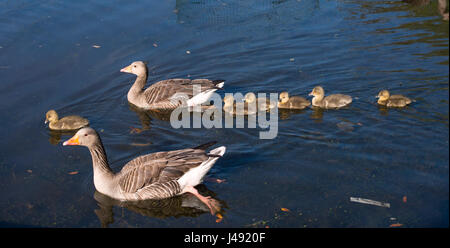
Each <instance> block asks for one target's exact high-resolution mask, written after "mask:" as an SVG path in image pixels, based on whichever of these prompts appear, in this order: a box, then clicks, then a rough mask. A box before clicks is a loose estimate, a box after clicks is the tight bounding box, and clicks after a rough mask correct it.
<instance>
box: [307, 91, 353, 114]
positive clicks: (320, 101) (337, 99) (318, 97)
mask: <svg viewBox="0 0 450 248" xmlns="http://www.w3.org/2000/svg"><path fill="white" fill-rule="evenodd" d="M309 96H314V97H313V99H312V105H313V106H315V107H319V108H324V109H330V108H341V107H344V106H347V105H349V104H350V103H351V102H352V97H351V96H349V95H343V94H332V95H329V96H326V97H325V91H324V90H323V88H322V87H321V86H316V87H314V89H313V90H312V91H311V93H309Z"/></svg>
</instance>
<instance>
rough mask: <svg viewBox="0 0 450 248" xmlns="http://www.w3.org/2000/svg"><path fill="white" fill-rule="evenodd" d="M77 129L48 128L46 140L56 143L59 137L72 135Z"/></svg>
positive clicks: (59, 140) (58, 141)
mask: <svg viewBox="0 0 450 248" xmlns="http://www.w3.org/2000/svg"><path fill="white" fill-rule="evenodd" d="M77 131H78V130H73V131H67V130H65V131H61V130H50V129H49V135H50V137H49V138H48V142H50V144H52V145H58V144H59V143H60V142H61V137H62V136H63V135H64V136H66V135H67V136H73V135H74V134H75V133H76V132H77Z"/></svg>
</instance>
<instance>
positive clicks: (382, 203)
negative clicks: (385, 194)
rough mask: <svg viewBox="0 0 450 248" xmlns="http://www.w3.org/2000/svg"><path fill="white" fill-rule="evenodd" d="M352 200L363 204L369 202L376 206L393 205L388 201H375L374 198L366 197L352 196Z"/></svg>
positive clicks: (388, 206)
mask: <svg viewBox="0 0 450 248" xmlns="http://www.w3.org/2000/svg"><path fill="white" fill-rule="evenodd" d="M350 201H352V202H359V203H363V204H369V205H375V206H379V207H385V208H390V207H391V204H389V203H387V202H379V201H374V200H370V199H364V198H357V197H350Z"/></svg>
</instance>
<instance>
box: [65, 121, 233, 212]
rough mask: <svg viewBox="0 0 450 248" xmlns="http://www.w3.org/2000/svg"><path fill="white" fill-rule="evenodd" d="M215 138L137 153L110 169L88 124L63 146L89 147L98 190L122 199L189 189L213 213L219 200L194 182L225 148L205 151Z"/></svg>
mask: <svg viewBox="0 0 450 248" xmlns="http://www.w3.org/2000/svg"><path fill="white" fill-rule="evenodd" d="M215 143H216V142H209V143H206V144H203V145H200V146H197V147H194V148H186V149H181V150H174V151H164V152H156V153H150V154H147V155H143V156H139V157H137V158H135V159H133V160H131V161H130V162H128V163H127V164H125V166H123V168H122V170H121V171H119V172H117V173H114V172H113V171H112V170H111V168H110V166H109V163H108V159H107V157H106V153H105V149H104V147H103V143H102V141H101V140H100V136H99V135H98V133H97V132H96V131H95V130H94V129H92V128H90V127H86V128H82V129H80V130H79V131H78V132H77V133H76V134H75V135H74V136H73V137H72V138H70V139H69V140H67V141H65V142H64V143H63V145H64V146H69V145H70V146H73V145H80V146H85V147H87V148H88V149H89V151H90V153H91V157H92V166H93V170H94V186H95V188H96V189H97V191H98V192H100V193H102V194H105V195H108V196H109V197H112V198H114V199H118V200H122V201H139V200H146V199H163V198H169V197H173V196H176V195H180V194H184V193H191V194H193V195H195V196H196V197H197V198H198V199H200V200H201V201H202V202H203V203H205V204H206V205H207V206H208V208H209V209H210V211H211V214H215V213H216V212H217V211H219V210H220V204H219V202H218V201H217V200H215V199H213V198H211V197H205V196H202V195H201V194H199V193H198V191H197V190H196V189H195V186H197V185H198V184H200V183H201V182H202V181H203V178H204V177H205V175H206V173H208V171H209V170H210V169H211V168H212V166H213V165H214V164H215V163H216V162H217V160H218V159H219V158H221V157H222V156H223V155H224V154H225V151H226V148H225V146H221V147H218V148H215V149H212V150H210V151H208V152H206V149H208V148H209V147H210V146H212V145H214V144H215Z"/></svg>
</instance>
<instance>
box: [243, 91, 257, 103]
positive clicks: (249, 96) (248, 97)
mask: <svg viewBox="0 0 450 248" xmlns="http://www.w3.org/2000/svg"><path fill="white" fill-rule="evenodd" d="M244 102H246V103H254V102H256V95H255V93H253V92H248V93H247V94H245V96H244Z"/></svg>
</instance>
